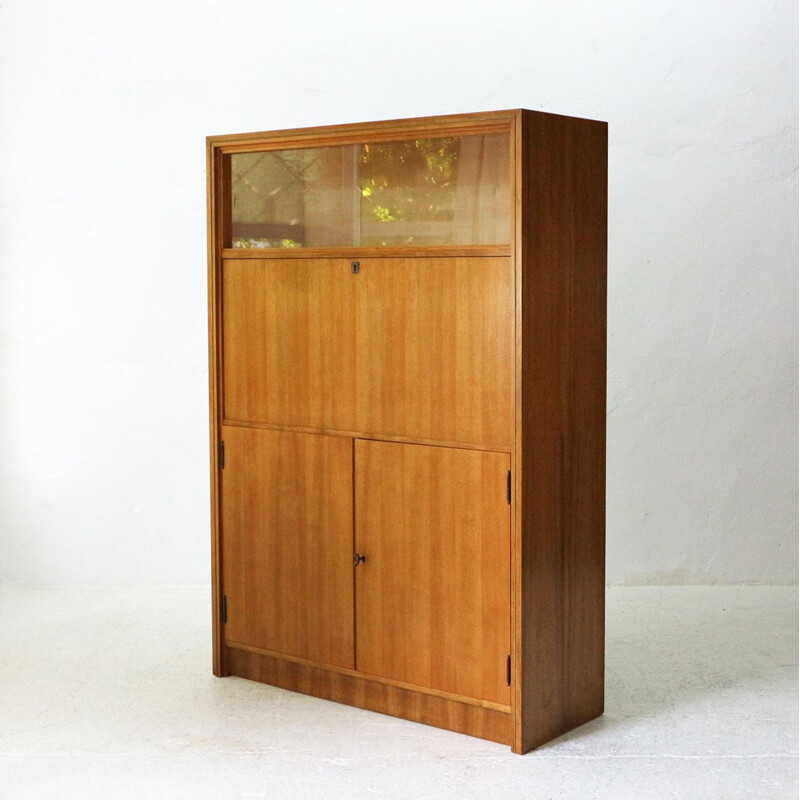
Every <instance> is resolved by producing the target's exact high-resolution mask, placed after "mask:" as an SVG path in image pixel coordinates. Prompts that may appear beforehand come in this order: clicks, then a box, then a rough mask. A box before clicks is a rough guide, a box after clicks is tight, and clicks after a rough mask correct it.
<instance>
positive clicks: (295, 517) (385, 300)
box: [221, 257, 513, 708]
mask: <svg viewBox="0 0 800 800" xmlns="http://www.w3.org/2000/svg"><path fill="white" fill-rule="evenodd" d="M512 286H513V280H512V275H511V263H510V259H509V258H507V257H487V258H447V259H444V258H408V259H407V258H369V259H363V260H362V261H361V262H360V263H359V264H358V265H354V264H352V262H351V261H349V260H346V259H341V258H320V259H313V258H309V259H306V258H293V259H277V258H271V259H226V260H225V262H224V264H223V326H224V327H223V331H224V336H223V339H224V351H223V352H224V358H223V374H224V421H223V425H222V439H223V442H224V452H225V465H224V469H223V470H222V484H221V488H222V508H221V512H222V513H221V529H222V570H223V591H224V594H225V597H226V608H227V622H226V624H225V629H224V631H225V634H224V635H225V641H226V644H227V645H228V646H229V647H234V648H235V647H237V646H239V647H244V648H248V647H249V648H256V649H257V650H263V651H266V652H268V653H271V654H275V655H284V656H289V657H293V658H297V659H303V660H307V661H308V662H311V663H314V664H318V665H322V666H330V667H334V668H337V669H341V670H348V671H349V670H356V671H358V673H359V674H362V675H364V676H373V677H375V678H378V679H382V680H386V681H390V682H394V683H397V684H401V685H407V686H412V687H419V688H421V689H427V690H431V691H434V692H441V693H445V694H447V695H454V696H459V697H464V698H471V699H473V700H477V701H479V702H481V703H487V704H490V705H499V706H502V707H504V708H505V707H508V706H509V705H510V689H509V685H508V674H507V659H508V654H509V653H510V630H511V623H510V614H511V601H510V595H511V574H510V538H511V514H510V508H511V507H510V497H509V492H508V484H509V481H508V477H509V470H510V468H511V464H510V460H511V456H510V449H511V443H512V442H511V440H512V437H513V421H512V420H513V388H512V387H513V322H512V315H511V310H510V309H512V308H513V295H512ZM373 437H374V438H373ZM381 437H386V439H388V438H391V439H399V440H403V441H387V440H380V438H381ZM454 444H458V445H459V446H453V445H454ZM471 445H472V446H471ZM479 448H480V449H479ZM358 556H363V557H364V560H363V561H361V560H357V561H356V560H354V559H356V558H357V557H358Z"/></svg>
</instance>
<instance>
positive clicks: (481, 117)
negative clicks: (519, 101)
mask: <svg viewBox="0 0 800 800" xmlns="http://www.w3.org/2000/svg"><path fill="white" fill-rule="evenodd" d="M523 113H526V114H537V115H539V114H541V115H542V116H548V117H558V116H565V115H561V114H550V113H547V112H543V111H530V110H528V109H522V108H518V109H506V110H502V111H480V112H475V113H469V114H448V115H443V116H433V117H408V118H405V119H389V120H377V121H370V122H355V123H346V124H337V125H318V126H312V127H306V128H283V129H278V130H270V131H255V132H249V133H232V134H221V135H213V136H208V137H206V142H207V144H208V146H209V147H211V148H215V147H223V148H225V147H227V146H235V145H237V144H241V145H247V144H253V143H254V142H266V141H270V140H286V139H300V138H304V137H308V138H309V139H320V138H336V137H337V136H348V135H353V134H357V135H361V134H366V135H375V134H380V133H384V132H386V133H397V134H403V133H406V132H409V131H423V130H428V129H434V128H446V129H452V130H454V131H458V130H461V129H466V130H469V129H472V128H475V129H483V128H485V127H495V128H496V129H502V128H509V129H510V127H511V125H512V123H514V122H515V121H516V120H517V119H519V118H520V117H521V116H522V114H523ZM573 119H580V118H577V117H573ZM592 121H594V120H592ZM598 124H604V125H605V124H606V123H598Z"/></svg>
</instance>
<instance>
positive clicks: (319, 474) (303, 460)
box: [222, 427, 353, 668]
mask: <svg viewBox="0 0 800 800" xmlns="http://www.w3.org/2000/svg"><path fill="white" fill-rule="evenodd" d="M222 436H223V442H224V444H225V468H224V469H223V471H222V475H223V479H222V520H223V549H224V556H225V558H224V565H223V591H224V593H225V597H226V598H227V617H228V619H227V623H226V625H225V639H226V641H234V642H243V643H245V644H250V645H253V646H255V647H262V648H264V649H267V650H271V651H275V652H279V653H286V654H289V655H294V656H299V657H302V658H308V659H312V660H314V661H318V662H322V663H326V664H335V665H338V666H341V667H349V668H352V667H353V566H352V556H353V549H352V548H353V487H352V476H353V463H352V440H350V439H345V438H343V437H334V436H312V435H308V434H302V433H286V432H279V431H266V430H257V429H254V428H234V427H230V428H228V427H226V428H224V429H223V433H222Z"/></svg>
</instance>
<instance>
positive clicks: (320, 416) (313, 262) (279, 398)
mask: <svg viewBox="0 0 800 800" xmlns="http://www.w3.org/2000/svg"><path fill="white" fill-rule="evenodd" d="M350 270H351V267H350V261H347V260H344V259H308V260H303V261H295V260H291V261H288V260H256V261H252V260H230V259H228V260H226V261H225V262H224V267H223V325H224V353H225V358H224V396H225V408H224V413H225V418H226V419H230V420H247V421H252V422H270V423H278V424H284V425H302V426H308V427H312V428H313V427H316V428H329V429H344V430H352V429H355V428H356V424H355V398H354V390H355V355H356V342H355V335H356V322H355V313H354V310H355V291H356V286H357V284H358V278H359V276H358V275H353V274H351V271H350Z"/></svg>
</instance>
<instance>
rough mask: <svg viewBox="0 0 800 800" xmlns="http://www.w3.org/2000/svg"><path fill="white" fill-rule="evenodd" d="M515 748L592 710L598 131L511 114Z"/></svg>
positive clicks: (598, 586)
mask: <svg viewBox="0 0 800 800" xmlns="http://www.w3.org/2000/svg"><path fill="white" fill-rule="evenodd" d="M519 156H520V158H521V170H520V171H521V175H522V191H521V200H520V208H519V215H520V216H519V219H518V229H519V231H520V235H521V251H522V269H521V282H522V287H521V299H522V315H521V342H520V346H521V354H522V355H521V403H522V410H521V436H520V446H521V453H520V454H519V457H518V458H519V460H518V464H519V465H521V470H520V472H521V474H520V476H519V480H520V484H519V485H520V487H521V497H520V508H519V509H518V513H519V514H520V515H521V526H520V527H521V530H520V541H519V545H520V549H519V550H518V557H519V558H520V559H521V570H520V573H519V574H520V585H519V586H518V593H519V594H518V598H517V603H518V605H517V614H518V615H519V625H518V630H519V636H520V640H519V642H518V651H517V674H518V675H519V676H520V680H521V686H520V692H519V694H518V698H519V700H518V702H519V706H518V709H517V712H518V713H517V721H516V730H515V741H514V749H515V750H517V751H518V752H525V751H527V750H529V749H531V748H533V747H536V746H538V745H539V744H542V743H543V742H546V741H548V740H550V739H552V738H554V737H556V736H559V735H561V734H562V733H565V732H566V731H568V730H570V729H571V728H574V727H576V726H577V725H580V724H582V723H584V722H587V721H588V720H590V719H593V718H594V717H596V716H598V715H600V714H601V713H602V712H603V663H604V637H605V633H604V598H605V407H606V403H605V396H606V389H605V387H606V379H605V376H606V248H607V234H606V226H607V126H606V124H605V123H601V122H592V121H588V120H580V119H573V118H569V117H560V116H555V115H549V114H541V113H537V112H527V111H526V112H523V114H522V137H521V152H520V154H519Z"/></svg>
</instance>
